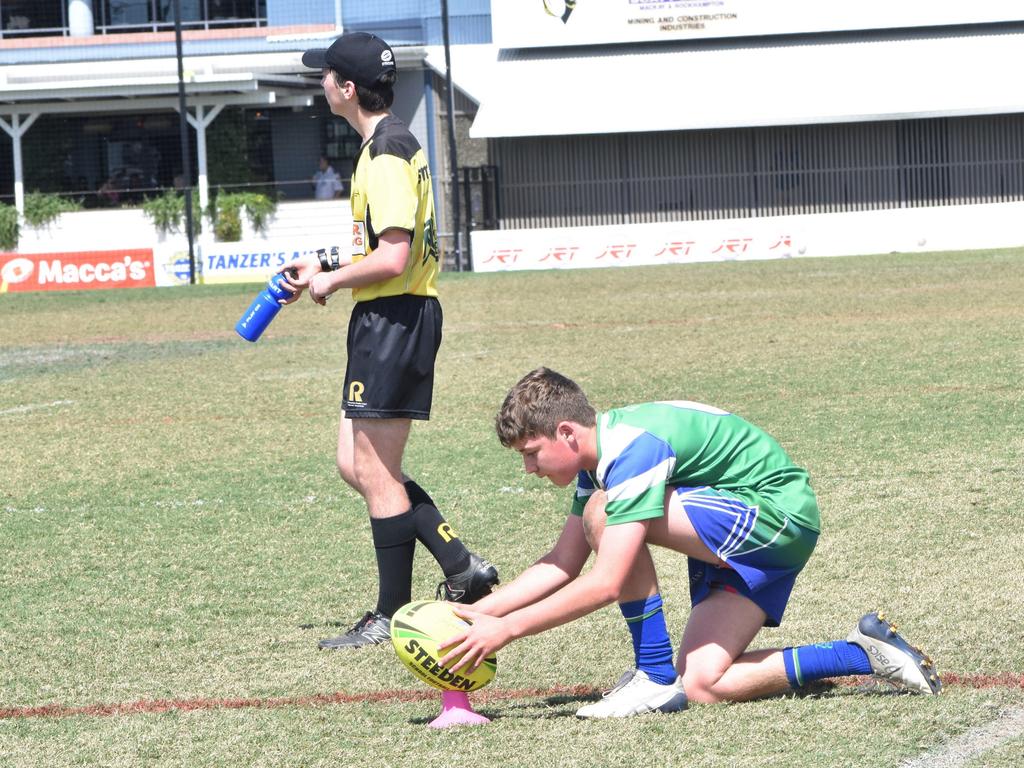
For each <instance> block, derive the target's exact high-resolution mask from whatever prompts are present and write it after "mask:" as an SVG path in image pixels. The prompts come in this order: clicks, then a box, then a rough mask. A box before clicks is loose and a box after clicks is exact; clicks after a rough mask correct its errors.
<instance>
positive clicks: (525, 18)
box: [491, 0, 1024, 48]
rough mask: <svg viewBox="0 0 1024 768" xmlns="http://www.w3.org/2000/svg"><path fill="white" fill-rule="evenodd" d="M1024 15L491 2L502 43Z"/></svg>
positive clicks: (808, 0) (1000, 1) (693, 3)
mask: <svg viewBox="0 0 1024 768" xmlns="http://www.w3.org/2000/svg"><path fill="white" fill-rule="evenodd" d="M1022 19H1024V2H1021V0H973V2H970V3H966V2H941V1H938V0H895V1H894V0H859V1H858V2H856V3H835V2H822V0H575V2H572V1H571V0H570V1H569V2H566V0H491V35H492V39H493V40H494V43H495V44H496V45H497V46H499V47H501V48H539V47H546V46H570V45H601V44H606V43H632V42H641V41H651V40H690V39H710V38H722V37H746V36H752V35H787V34H795V33H806V32H835V31H843V30H862V29H895V28H901V27H935V26H947V25H957V24H978V23H988V22H1002V21H1020V20H1022Z"/></svg>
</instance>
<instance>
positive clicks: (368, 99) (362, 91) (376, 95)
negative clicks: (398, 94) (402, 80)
mask: <svg viewBox="0 0 1024 768" xmlns="http://www.w3.org/2000/svg"><path fill="white" fill-rule="evenodd" d="M331 74H333V75H334V81H335V82H336V83H337V84H338V85H339V86H341V85H344V83H345V82H346V81H349V82H351V83H352V85H354V86H355V87H356V98H357V99H358V100H359V106H360V107H362V108H363V109H365V110H366V111H367V112H383V111H384V110H385V109H389V108H390V107H391V105H392V104H393V103H394V101H395V91H394V87H395V81H396V80H397V79H398V73H397V72H395V70H393V69H392V70H390V71H387V72H382V73H381V74H380V76H379V77H378V78H377V82H375V83H374V84H373V85H372V86H366V85H360V84H359V83H357V82H356V81H355V80H352V78H350V77H345V75H344V73H342V72H339V71H338V70H336V69H332V70H331Z"/></svg>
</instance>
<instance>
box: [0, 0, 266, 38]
mask: <svg viewBox="0 0 1024 768" xmlns="http://www.w3.org/2000/svg"><path fill="white" fill-rule="evenodd" d="M41 5H43V4H42V3H38V4H35V5H30V4H26V3H13V2H11V0H6V2H5V0H0V39H14V38H24V37H68V36H70V34H71V29H70V25H69V22H68V15H67V0H57V2H55V3H53V7H52V8H47V11H48V12H46V13H38V12H36V11H35V9H38V8H39V7H40V6H41ZM33 13H35V15H33ZM181 14H182V20H181V27H182V29H185V30H212V29H227V28H232V27H265V26H267V4H266V2H265V0H182V3H181ZM93 22H94V29H95V33H96V34H97V35H115V34H123V33H126V32H171V31H173V30H174V4H173V3H172V2H171V0H136V1H135V2H133V1H132V0H93ZM58 25H59V26H58Z"/></svg>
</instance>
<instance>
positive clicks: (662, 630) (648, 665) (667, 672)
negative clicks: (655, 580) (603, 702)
mask: <svg viewBox="0 0 1024 768" xmlns="http://www.w3.org/2000/svg"><path fill="white" fill-rule="evenodd" d="M619 610H620V611H622V618H624V619H625V620H626V626H627V627H629V634H630V635H632V636H633V654H634V655H635V656H636V668H637V669H640V670H643V671H644V672H646V673H647V676H648V677H649V678H651V680H653V681H654V682H656V683H658V684H660V685H668V684H669V683H672V682H675V679H676V668H675V667H674V666H672V641H671V640H670V639H669V636H668V628H667V627H666V626H665V614H664V612H663V611H662V609H661V595H660V594H657V595H651V596H650V597H648V598H647V599H646V600H631V601H630V602H628V603H619Z"/></svg>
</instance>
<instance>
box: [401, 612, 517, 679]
mask: <svg viewBox="0 0 1024 768" xmlns="http://www.w3.org/2000/svg"><path fill="white" fill-rule="evenodd" d="M467 626H469V623H468V622H466V621H464V620H463V619H460V618H459V617H458V616H456V615H455V612H454V611H452V609H451V606H449V605H448V603H445V602H443V601H441V600H419V601H416V602H412V603H408V604H406V605H403V606H402V607H401V608H399V609H398V610H397V611H395V615H394V616H392V617H391V643H392V644H393V645H394V646H395V652H396V653H398V658H400V659H401V660H402V663H403V664H405V666H407V667H408V668H409V671H410V672H412V673H413V674H414V675H416V677H418V678H419V679H420V680H422V681H423V682H424V683H426V684H427V685H430V686H433V687H434V688H438V689H440V690H442V691H467V692H468V691H476V690H479V689H480V688H483V687H484V686H485V685H487V684H488V683H489V682H491V680H492V679H493V677H494V672H495V670H496V669H497V667H498V659H497V657H496V656H491V657H490V658H487V659H484V661H483V663H482V664H481V665H480V666H479V667H477V668H476V669H473V670H470V669H467V668H466V667H463V668H462V669H460V670H459V671H458V672H452V671H451V669H449V668H448V667H442V666H441V664H440V663H439V661H438V660H439V659H440V658H441V657H442V656H444V653H441V652H440V651H439V650H438V647H437V646H438V644H439V643H443V642H444V641H445V640H447V639H449V638H450V637H453V636H454V635H457V634H459V632H461V631H462V630H463V629H465V628H466V627H467ZM446 651H447V649H446Z"/></svg>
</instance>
